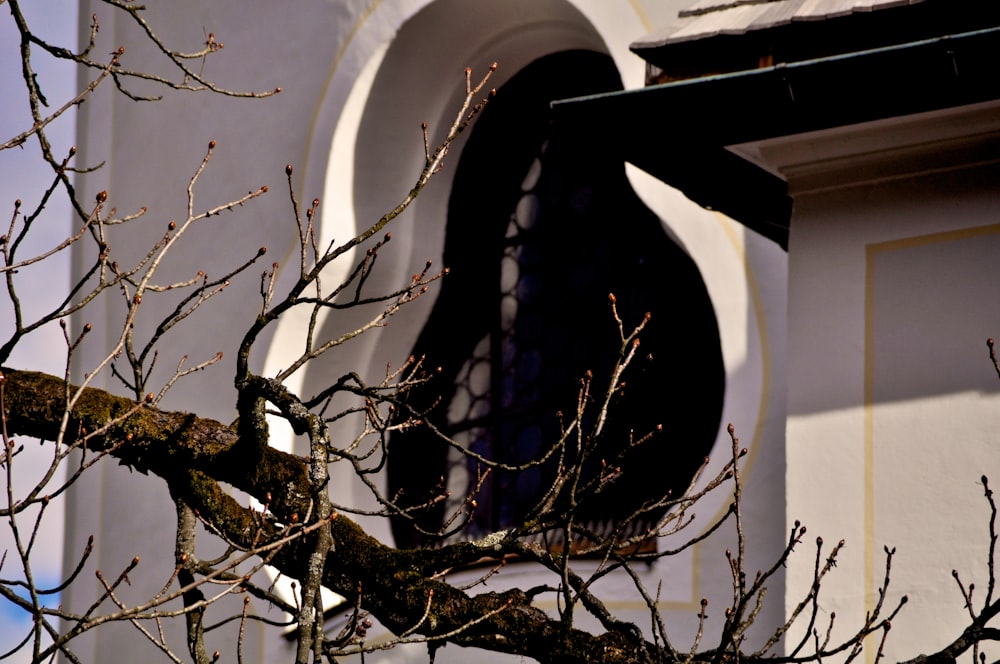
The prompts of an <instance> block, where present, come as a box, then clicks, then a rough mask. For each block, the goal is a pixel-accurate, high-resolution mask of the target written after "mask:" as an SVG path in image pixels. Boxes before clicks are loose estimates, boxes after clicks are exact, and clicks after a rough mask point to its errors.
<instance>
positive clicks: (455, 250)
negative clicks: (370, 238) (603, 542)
mask: <svg viewBox="0 0 1000 664" xmlns="http://www.w3.org/2000/svg"><path fill="white" fill-rule="evenodd" d="M620 87H621V83H620V80H619V78H618V75H617V71H616V70H615V68H614V65H613V63H612V61H611V59H610V58H608V57H607V56H604V55H599V54H595V53H590V52H567V53H560V54H556V55H552V56H548V57H545V58H542V59H540V60H537V61H535V62H534V63H532V64H531V65H529V66H528V67H526V68H525V69H524V70H522V71H521V72H519V73H518V74H517V75H516V76H514V77H513V78H512V79H511V80H510V81H509V82H508V83H507V84H505V85H504V86H503V88H501V89H500V91H499V92H498V94H497V97H496V98H495V100H494V101H492V102H491V103H490V104H489V105H488V106H487V108H486V110H485V112H484V113H483V115H482V116H481V117H480V118H479V119H478V120H477V122H476V124H475V126H474V128H473V129H472V135H471V136H470V138H469V141H468V143H467V145H466V147H465V149H464V150H463V152H462V156H461V159H460V161H459V164H458V166H457V168H458V170H457V172H456V176H455V181H454V186H453V190H452V195H451V199H450V202H449V210H448V221H447V229H446V239H445V249H444V262H445V264H446V265H447V266H448V267H449V268H450V269H451V274H450V275H449V276H448V277H447V278H446V279H445V280H444V282H443V284H442V286H441V292H440V295H439V297H438V299H437V301H436V303H435V306H434V308H433V311H432V312H431V314H430V317H429V318H428V320H427V323H426V325H425V327H424V328H423V330H422V331H421V334H420V336H419V338H418V340H417V342H416V344H415V346H414V348H413V354H414V355H416V356H425V357H426V358H427V366H435V367H441V373H440V374H439V376H438V377H437V378H436V379H435V383H434V385H433V387H432V388H431V389H428V390H425V394H423V395H422V396H421V395H418V396H416V397H414V398H413V400H412V404H413V405H414V406H415V407H417V408H420V409H429V412H430V419H432V420H433V421H434V422H435V424H436V425H437V426H438V427H439V428H440V429H441V430H443V431H445V432H447V433H448V434H449V435H450V436H452V437H453V438H454V439H455V440H457V441H459V442H461V443H462V444H463V445H465V446H466V447H467V448H468V449H471V450H473V451H475V452H478V453H480V454H482V455H483V456H486V457H489V458H492V459H496V460H499V461H504V462H506V463H511V464H516V463H524V462H527V461H530V460H532V459H536V458H538V457H539V456H540V455H541V454H542V453H543V452H544V451H545V450H546V449H547V446H550V445H551V444H552V442H553V441H554V440H556V439H557V437H558V436H559V420H558V417H557V412H559V411H562V412H563V413H567V414H568V415H572V413H573V412H574V408H575V402H576V396H577V390H578V385H579V379H580V377H581V376H583V375H584V373H585V372H587V371H588V370H589V371H592V372H593V374H594V376H595V390H603V389H604V388H605V387H606V385H607V381H608V378H609V372H610V369H611V367H612V364H613V362H614V360H615V358H616V353H617V351H618V347H619V342H618V333H617V328H616V325H615V323H614V321H613V319H612V318H611V315H610V311H609V305H608V293H611V292H613V293H615V294H616V296H617V301H618V309H619V313H620V314H621V316H622V319H623V320H624V321H625V323H626V325H627V326H630V325H635V324H637V323H638V322H639V321H640V320H641V319H642V317H643V315H644V314H645V313H646V312H651V313H652V315H653V318H652V320H651V323H650V325H649V327H648V328H647V330H646V332H645V333H644V334H643V335H642V344H641V349H642V351H643V353H642V355H643V356H646V355H651V356H652V360H650V361H643V362H638V363H637V364H636V365H634V367H633V369H632V370H631V373H630V374H628V375H627V377H626V380H627V387H626V390H625V393H624V396H623V397H622V398H621V399H620V400H619V401H618V402H616V403H615V405H614V408H613V411H612V418H611V419H610V421H609V426H608V427H607V428H606V430H605V435H604V436H602V440H601V442H600V445H601V446H602V447H601V448H600V453H599V454H597V455H596V456H595V457H594V458H595V465H596V463H597V461H599V460H600V459H601V458H606V459H609V460H611V459H615V458H616V457H618V456H619V453H620V451H621V450H622V449H624V448H625V447H626V446H627V445H628V443H629V440H630V437H631V436H632V435H633V432H634V435H636V436H641V435H642V434H644V433H646V432H647V431H649V430H651V429H652V428H653V427H655V426H656V425H657V424H662V425H663V432H662V433H661V434H660V435H658V436H656V437H655V438H654V439H653V440H651V441H650V442H648V443H646V444H645V445H642V446H640V447H637V448H635V449H633V450H632V451H630V453H629V454H628V455H626V457H625V458H624V459H623V460H622V461H621V464H620V465H621V466H622V470H623V475H622V476H623V478H624V479H623V480H622V481H619V482H616V483H615V484H614V485H612V487H611V488H610V489H608V490H607V491H604V492H602V494H601V495H600V498H599V500H598V499H595V500H592V501H591V502H589V503H585V504H583V505H581V511H582V514H583V517H584V520H585V522H586V523H587V524H588V525H590V526H591V527H592V528H594V529H596V530H598V531H602V532H608V531H609V530H610V529H611V528H612V527H614V525H615V524H616V523H617V522H618V520H619V519H621V518H622V517H624V516H626V515H628V514H630V513H631V512H632V511H634V510H635V509H636V508H637V507H639V506H640V505H642V504H643V503H644V502H645V501H647V500H649V499H651V498H652V497H654V496H657V495H660V494H661V492H662V491H663V490H664V489H665V488H666V489H670V490H672V491H673V492H674V494H675V495H679V494H680V493H681V492H683V491H684V489H685V488H686V487H687V485H688V484H689V482H690V480H691V477H692V475H693V473H694V471H695V470H696V469H697V467H698V465H699V464H700V463H701V461H702V460H703V459H704V457H705V456H706V455H707V454H708V453H709V451H710V448H711V445H712V443H713V441H714V440H715V437H716V434H717V430H718V426H719V418H720V414H721V408H722V397H723V392H724V371H723V365H722V356H721V350H720V345H719V333H718V327H717V323H716V320H715V315H714V312H713V310H712V305H711V301H710V300H709V297H708V294H707V292H706V290H705V286H704V284H703V282H702V280H701V277H700V275H699V273H698V270H697V268H696V267H695V265H694V263H693V262H692V261H691V259H690V258H689V257H688V256H687V255H686V254H685V253H684V252H683V251H682V250H681V249H680V248H679V247H678V246H677V245H676V244H675V243H674V242H673V241H672V240H671V239H670V238H669V237H668V236H667V235H666V233H665V232H664V231H663V228H662V225H661V223H660V220H659V219H658V218H657V217H656V216H655V215H654V214H653V213H652V212H651V211H650V210H649V209H648V208H646V207H645V206H644V205H643V204H642V202H641V201H640V200H639V199H638V197H637V196H636V195H635V193H634V192H633V191H632V189H631V187H630V185H629V183H628V181H627V179H626V177H625V173H624V166H623V164H622V163H621V161H620V160H618V161H616V160H615V159H614V158H612V157H610V156H609V155H603V154H600V153H597V152H594V151H593V149H592V146H591V145H589V144H588V142H587V141H586V137H581V136H561V135H559V133H558V128H553V127H552V126H550V124H549V119H548V108H549V102H550V101H551V100H552V99H558V98H565V97H571V96H578V95H583V94H589V93H593V92H600V91H607V90H612V89H619V88H620ZM595 130H596V129H595ZM615 130H621V131H643V130H645V131H661V130H663V128H659V127H649V128H645V129H643V128H635V127H628V128H618V129H615V128H607V127H602V128H600V131H615ZM665 158H669V156H667V155H665ZM438 397H441V398H440V400H438ZM432 404H437V405H434V406H432ZM479 470H480V469H479V468H477V465H476V463H475V462H474V461H471V460H470V459H468V458H467V457H465V456H463V455H461V454H460V453H456V452H454V451H453V450H449V447H448V446H447V445H445V444H444V443H442V442H441V441H440V440H438V439H436V438H435V437H434V436H433V435H432V434H430V433H429V432H427V431H426V430H422V429H420V428H413V429H410V430H408V431H406V432H402V433H396V434H394V435H393V437H392V438H391V440H390V456H389V463H388V480H389V488H390V495H397V496H398V497H399V498H398V499H399V502H400V503H401V504H403V505H415V504H420V503H422V502H423V501H425V500H427V499H428V498H429V497H431V496H433V495H438V494H440V493H441V492H442V491H443V490H446V489H450V490H451V491H452V498H451V499H450V500H449V501H443V502H440V503H438V504H437V505H436V506H435V507H434V508H432V509H428V510H425V511H424V512H422V513H420V514H419V516H418V519H417V523H418V524H419V526H420V528H422V529H424V530H427V531H437V530H439V529H440V528H441V527H442V525H444V524H445V522H446V520H447V518H448V517H449V516H450V514H451V513H452V511H454V509H455V508H456V506H457V505H458V504H459V503H460V502H461V500H462V499H463V498H464V496H465V495H466V494H467V492H468V490H469V488H470V486H472V485H474V484H475V482H476V477H477V473H478V472H479ZM598 470H599V469H597V468H592V469H588V472H591V473H593V472H598ZM554 472H556V469H555V468H554V467H552V465H551V464H550V465H548V466H540V467H536V468H533V469H531V470H528V471H525V472H517V473H515V472H494V473H492V474H491V475H490V476H489V478H488V480H487V481H486V482H485V483H484V484H483V487H482V490H481V491H480V493H479V494H478V496H477V497H476V500H477V509H476V510H475V513H474V517H473V521H472V523H471V525H470V527H469V528H468V529H467V530H466V531H465V533H464V534H463V535H462V536H478V535H482V534H484V533H486V532H491V531H494V530H497V529H500V528H504V527H507V526H509V525H512V524H515V523H517V521H518V519H520V518H521V517H523V516H524V515H525V514H526V513H527V511H528V510H530V509H531V507H533V506H534V505H535V503H536V501H537V500H538V498H539V497H540V495H541V493H542V492H544V490H545V489H546V488H547V487H548V483H549V482H550V481H551V477H552V474H553V473H554ZM658 516H659V515H657V514H651V515H648V517H647V522H648V519H655V518H657V517H658ZM643 525H644V523H636V524H633V527H636V528H638V527H643ZM393 532H394V535H395V537H396V539H397V543H398V544H399V545H401V546H417V545H422V544H428V543H432V542H433V541H434V539H433V538H430V537H428V536H426V535H422V534H420V533H419V532H418V530H417V529H415V528H414V527H413V526H412V524H411V523H409V522H407V521H406V520H404V519H396V520H395V521H394V523H393Z"/></svg>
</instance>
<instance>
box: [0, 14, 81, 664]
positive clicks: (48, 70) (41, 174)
mask: <svg viewBox="0 0 1000 664" xmlns="http://www.w3.org/2000/svg"><path fill="white" fill-rule="evenodd" d="M20 7H21V9H22V11H23V12H24V13H25V19H26V21H27V22H28V24H29V25H30V26H32V28H33V29H34V30H36V31H37V33H38V34H39V35H40V36H41V37H42V38H44V39H46V40H49V41H51V42H57V43H59V44H61V45H63V46H69V47H72V46H75V44H76V41H77V36H76V20H77V4H76V3H75V2H72V1H70V0H29V1H28V2H23V3H21V5H20ZM18 48H19V35H18V32H17V30H16V27H15V25H14V22H13V19H12V17H11V14H10V11H9V9H8V7H6V6H4V5H2V4H0V101H2V103H0V142H6V141H7V140H8V139H10V138H12V137H13V136H16V135H17V134H19V133H21V132H23V131H25V130H26V129H27V128H29V127H30V126H31V122H30V117H31V116H30V113H29V109H28V100H27V94H26V92H25V90H24V82H23V80H22V79H21V71H20V66H21V63H20V58H19V53H18ZM33 64H34V68H35V70H36V73H37V77H38V81H39V84H40V85H41V87H42V91H43V94H44V95H45V96H46V98H47V99H48V101H49V103H50V106H51V108H53V109H55V108H58V107H60V106H62V104H63V103H65V102H66V101H67V100H69V99H71V98H72V97H73V95H74V93H75V89H76V72H75V70H74V69H73V68H71V67H66V66H59V64H58V63H56V62H55V61H54V59H52V58H49V57H47V56H45V55H44V54H43V53H37V54H36V55H35V56H34V57H33ZM74 130H75V127H74V118H73V117H72V116H71V115H70V116H64V117H63V118H62V119H60V120H58V121H57V122H56V123H54V124H53V125H50V128H49V138H50V140H51V141H52V142H53V144H54V146H55V148H56V150H57V152H58V153H65V152H66V151H67V150H68V149H69V147H70V146H71V145H73V139H74V135H75V131H74ZM38 155H39V148H38V143H37V141H29V142H28V143H27V144H26V145H25V146H24V147H23V148H13V149H10V150H4V151H0V228H2V230H0V234H6V233H7V232H8V229H9V225H10V222H11V217H12V214H13V210H14V201H15V200H17V199H21V200H22V201H23V205H22V210H33V209H34V208H35V207H36V206H37V205H38V202H39V201H40V199H41V196H42V194H43V192H44V191H45V188H46V187H47V186H48V184H49V183H50V182H51V179H52V171H51V169H50V168H49V166H48V165H46V164H45V163H44V162H43V161H42V160H41V158H40V157H38ZM70 220H71V217H70V212H69V208H68V205H66V204H65V203H64V202H63V200H62V199H61V198H59V199H58V200H56V201H54V202H50V203H49V205H47V206H46V211H45V213H44V214H43V215H42V216H40V217H39V219H38V224H39V226H38V227H37V228H36V229H34V230H35V231H37V232H34V233H32V234H29V240H30V241H26V244H25V246H24V247H23V249H22V250H21V251H22V253H21V255H22V256H24V257H27V256H28V255H30V254H31V252H32V251H34V252H38V251H41V250H45V249H48V248H50V247H51V246H53V245H54V244H58V243H59V242H60V241H61V240H62V239H64V238H65V237H66V236H67V235H68V234H69V229H70V226H71V224H70ZM68 259H69V256H68V255H65V256H63V255H57V256H56V257H55V258H54V259H50V260H48V261H47V262H46V263H45V265H44V266H43V267H42V268H39V269H36V270H34V271H33V272H31V273H29V272H27V271H25V273H24V274H23V275H22V276H24V277H28V276H30V279H28V280H26V282H25V283H24V284H23V286H22V287H21V288H20V289H19V296H20V298H21V300H22V302H23V303H24V308H25V314H26V317H27V316H30V315H31V314H32V312H38V311H40V310H41V307H43V306H45V304H46V303H47V302H49V301H51V299H52V297H54V296H55V295H56V294H59V293H62V294H63V295H64V294H65V292H66V289H67V288H68V285H69V260H68ZM9 321H10V304H9V299H8V298H7V296H6V291H4V294H3V296H0V339H2V340H3V341H6V339H7V338H8V335H9V333H10V329H11V328H10V324H9ZM64 349H65V342H64V341H63V338H62V334H61V331H60V330H59V328H58V327H56V326H50V329H44V328H43V329H42V330H39V331H38V333H36V334H33V335H31V336H29V337H28V338H27V339H26V340H25V342H24V343H22V344H19V346H18V349H17V350H16V351H15V354H14V356H13V357H11V359H10V360H9V364H10V365H11V366H13V367H17V368H31V369H35V370H41V371H47V372H50V373H55V374H62V372H63V366H64V363H65V352H64ZM18 443H19V444H24V452H23V453H22V454H20V455H18V456H17V457H16V460H15V464H14V473H13V475H12V477H11V481H12V483H13V487H14V495H15V496H17V495H18V494H19V493H21V494H23V492H24V490H25V488H26V487H27V486H30V485H31V484H33V483H34V481H35V480H36V479H37V477H38V475H39V473H40V472H41V471H42V469H43V468H44V467H45V465H46V464H47V460H48V458H49V456H50V455H51V446H48V445H45V446H42V445H39V444H38V443H37V442H35V441H28V440H22V441H18ZM7 480H8V475H7V468H6V467H3V468H0V482H3V484H4V485H5V486H6V484H7ZM0 504H2V505H3V506H4V507H6V506H7V498H6V491H3V492H2V493H0ZM53 504H54V505H56V508H55V509H52V508H50V509H49V510H48V511H47V512H46V517H45V519H43V521H42V528H41V530H40V532H39V534H38V536H37V538H36V539H37V542H36V544H35V547H34V553H33V555H32V571H33V575H34V576H35V578H36V579H37V580H38V584H39V585H40V586H53V585H56V584H57V583H58V580H59V578H60V576H61V573H60V567H61V564H62V530H63V517H62V511H61V509H59V508H58V501H57V502H56V503H53ZM32 522H33V518H32V517H31V516H29V517H28V518H27V519H22V520H20V521H19V526H20V527H21V528H26V529H27V530H28V532H29V533H30V528H31V524H32ZM12 546H13V540H12V538H11V535H10V529H9V528H8V526H7V524H6V522H4V523H3V525H2V527H0V555H2V554H3V552H4V551H5V550H7V555H6V559H5V562H4V564H3V566H2V567H0V578H3V579H13V578H23V574H24V572H23V569H22V568H21V565H20V561H19V560H18V558H17V556H16V555H14V552H13V550H11V549H12ZM51 600H52V601H53V602H57V601H58V597H57V596H53V597H52V598H51ZM29 627H30V621H29V620H27V616H26V615H25V614H24V613H23V612H20V611H18V610H15V609H14V608H13V607H12V605H11V604H9V603H8V602H6V601H5V600H3V599H0V655H2V654H3V653H5V652H6V651H7V650H9V649H10V648H11V647H13V646H14V645H15V644H16V643H17V642H19V641H20V640H21V639H22V638H23V637H24V635H25V634H27V632H28V629H29ZM27 655H28V653H19V654H18V655H17V656H15V657H13V658H11V659H5V660H3V661H4V662H5V663H6V662H14V663H15V664H21V663H22V662H27V661H29V660H30V657H28V656H27Z"/></svg>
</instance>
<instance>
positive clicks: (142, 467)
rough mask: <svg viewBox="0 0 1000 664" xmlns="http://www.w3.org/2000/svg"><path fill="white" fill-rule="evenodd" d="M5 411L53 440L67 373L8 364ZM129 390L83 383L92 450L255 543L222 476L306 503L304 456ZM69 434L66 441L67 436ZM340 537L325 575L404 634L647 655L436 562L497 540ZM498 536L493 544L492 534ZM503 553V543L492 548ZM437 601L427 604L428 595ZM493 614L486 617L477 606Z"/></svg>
mask: <svg viewBox="0 0 1000 664" xmlns="http://www.w3.org/2000/svg"><path fill="white" fill-rule="evenodd" d="M2 372H3V389H4V406H5V412H4V417H5V418H6V423H7V431H8V434H9V435H19V436H31V437H35V438H41V439H44V440H56V439H57V438H58V434H59V428H58V422H59V421H60V419H61V414H62V410H63V407H64V403H65V394H66V386H65V383H64V382H63V381H62V380H61V379H59V378H56V377H54V376H49V375H47V374H42V373H37V372H27V371H16V370H12V369H6V368H4V369H2ZM134 408H135V403H134V402H133V401H131V400H129V399H126V398H123V397H117V396H114V395H112V394H110V393H107V392H104V391H102V390H97V389H86V390H84V392H83V394H82V396H81V398H80V399H79V400H78V402H77V405H76V408H75V409H74V411H73V413H72V418H71V428H70V429H69V430H70V431H79V432H80V433H81V435H82V436H83V437H86V435H87V432H95V431H102V430H104V429H105V428H106V427H107V429H106V430H105V431H103V433H102V434H101V435H94V436H91V437H90V438H87V439H86V445H85V448H86V450H87V453H93V452H109V453H110V454H111V455H112V456H114V457H115V458H117V459H119V460H120V461H121V462H122V463H123V464H126V465H129V466H131V467H133V468H135V469H136V470H138V471H140V472H143V473H151V474H155V475H158V476H160V477H162V478H163V479H164V480H166V481H167V483H168V484H169V485H170V488H171V491H172V492H173V494H174V495H175V496H177V497H179V498H182V499H183V500H184V501H185V502H186V503H187V504H188V505H190V506H191V508H192V509H194V510H195V511H196V512H197V513H198V515H199V516H200V517H201V518H202V519H204V520H205V521H206V522H208V523H209V524H210V525H211V526H212V527H214V528H215V529H217V531H218V532H219V533H220V534H221V535H222V536H223V537H224V538H226V539H227V540H229V541H230V542H231V543H233V544H236V545H237V546H240V547H241V548H244V549H251V548H253V547H254V546H255V545H259V544H260V543H261V542H266V541H267V540H268V538H273V537H276V536H277V534H278V531H279V527H278V525H277V524H275V523H273V522H269V521H267V520H265V519H262V518H261V516H260V514H259V513H258V512H255V511H253V510H251V509H248V508H245V507H243V506H242V505H240V504H239V503H238V502H237V501H236V500H235V499H234V498H233V497H232V496H230V495H229V494H227V493H226V492H225V491H224V490H223V488H222V487H221V486H220V484H219V482H225V483H228V484H231V485H233V486H235V487H237V488H239V489H241V490H243V491H246V492H247V493H249V494H250V495H252V496H255V497H257V498H258V499H260V500H262V501H264V500H266V499H267V497H270V499H271V500H270V501H269V506H270V508H271V510H272V511H273V512H274V514H275V515H276V516H277V518H278V519H283V520H287V521H292V520H295V519H297V518H304V517H305V515H306V514H308V512H309V508H310V505H309V496H310V484H309V477H308V463H307V461H306V460H305V459H303V458H300V457H297V456H294V455H291V454H286V453H283V452H279V451H277V450H274V449H273V448H270V447H265V448H263V449H259V448H258V451H259V457H258V458H256V459H249V458H241V456H242V457H245V456H248V454H247V453H248V450H249V449H251V446H244V445H240V444H239V436H238V434H237V432H236V431H235V430H234V429H232V428H230V427H229V426H226V425H224V424H222V423H220V422H217V421H214V420H209V419H203V418H199V417H196V416H194V415H191V414H189V413H168V412H163V411H159V410H157V409H155V408H152V407H146V408H142V409H140V410H138V412H136V413H135V414H133V415H132V416H130V417H128V418H127V419H125V420H124V421H122V422H120V423H117V424H114V425H113V426H110V427H108V424H109V423H111V422H114V421H115V419H116V418H118V417H119V416H120V415H121V414H123V413H126V412H128V411H129V410H132V409H134ZM67 442H69V441H67ZM331 532H332V535H333V540H334V542H335V547H334V549H333V550H332V551H330V552H329V553H328V555H327V559H326V565H325V571H324V574H323V585H324V586H326V587H327V588H329V589H330V590H333V591H334V592H337V593H340V594H342V595H344V596H345V597H347V598H348V600H349V601H351V602H355V601H357V600H358V599H359V598H358V597H357V595H358V588H362V589H363V591H362V592H363V595H362V597H361V598H360V600H361V601H362V602H363V603H364V605H365V607H366V609H367V610H369V611H370V612H371V613H372V614H373V615H374V616H376V617H377V618H378V619H379V620H380V621H381V622H382V623H383V624H385V625H386V626H387V627H389V628H390V629H391V630H393V631H394V632H396V633H397V634H399V633H403V632H405V631H406V630H408V629H411V628H412V627H413V626H414V625H417V624H418V623H420V621H421V619H424V618H425V616H426V619H424V620H423V622H422V623H421V624H420V627H419V629H418V630H417V631H418V632H419V633H420V634H423V635H424V636H428V637H432V638H433V637H434V636H435V635H444V634H451V636H450V637H449V639H448V640H449V641H450V642H452V643H456V644H459V645H464V646H476V647H480V648H486V649H489V650H494V651H498V652H507V653H512V654H519V655H523V656H527V657H533V658H539V659H540V661H544V662H553V663H556V662H579V661H597V660H600V661H604V662H637V661H645V660H647V659H648V657H647V653H650V652H652V650H653V646H652V645H651V644H649V643H647V642H645V641H641V640H636V639H635V638H634V635H632V634H628V633H625V632H615V631H609V632H606V633H605V634H601V635H593V634H589V633H587V632H582V631H579V630H575V629H565V628H564V627H563V626H562V625H561V624H560V622H559V621H558V620H555V619H552V618H550V617H549V616H548V615H547V614H545V613H544V612H543V611H541V610H540V609H538V608H536V607H533V606H531V601H530V598H529V597H528V596H527V595H526V594H525V593H524V592H522V591H519V590H514V591H508V592H504V593H484V594H482V595H477V596H469V595H468V594H466V593H465V592H463V591H461V590H458V589H456V588H454V587H452V586H450V585H448V584H447V583H445V582H442V581H438V580H434V579H432V578H431V576H432V575H433V573H434V572H437V571H441V570H442V569H446V568H447V567H451V566H453V565H455V564H462V563H469V562H471V561H473V560H476V559H477V558H482V557H484V556H486V555H488V554H489V553H490V552H491V551H490V548H488V547H486V546H483V545H479V544H476V543H464V544H461V545H455V546H453V547H449V549H448V551H447V552H446V553H445V554H444V555H441V554H442V552H441V551H408V550H397V549H393V548H391V547H388V546H386V545H384V544H382V543H380V542H379V541H378V540H376V539H374V538H373V537H371V536H369V535H368V534H366V533H365V532H364V531H363V530H362V529H361V528H360V527H359V526H358V525H357V524H355V523H354V522H352V521H350V520H349V519H347V518H345V517H343V516H338V517H336V518H334V519H333V520H332V521H331ZM491 546H492V545H491ZM313 550H314V542H312V539H311V537H304V538H300V539H298V540H295V541H293V542H290V543H289V544H287V545H285V546H284V547H283V548H282V549H281V550H279V551H278V553H277V555H275V556H274V558H272V559H271V561H270V562H271V564H272V565H273V566H275V567H276V568H278V569H279V570H281V572H282V573H283V574H285V575H287V576H290V577H292V578H296V579H303V578H305V577H306V573H307V565H306V562H307V559H308V556H309V554H310V553H311V552H312V551H313ZM493 553H499V552H493ZM428 604H430V607H431V610H430V612H429V614H428V611H427V607H428ZM487 614H492V615H490V617H489V618H488V619H486V620H482V617H483V616H484V615H487Z"/></svg>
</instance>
